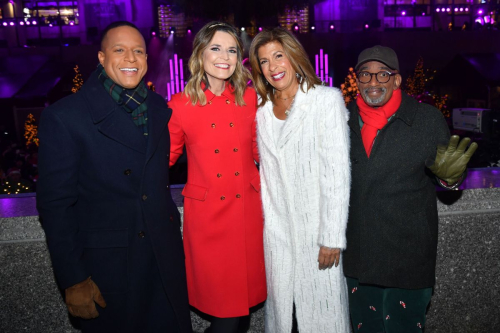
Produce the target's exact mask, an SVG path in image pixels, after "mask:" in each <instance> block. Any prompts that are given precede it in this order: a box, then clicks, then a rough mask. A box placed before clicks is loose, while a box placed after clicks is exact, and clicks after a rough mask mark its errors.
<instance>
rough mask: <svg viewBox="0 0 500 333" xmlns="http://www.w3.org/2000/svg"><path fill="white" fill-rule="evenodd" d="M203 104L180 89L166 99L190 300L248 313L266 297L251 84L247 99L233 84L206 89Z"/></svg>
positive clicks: (224, 313) (221, 311)
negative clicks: (184, 169)
mask: <svg viewBox="0 0 500 333" xmlns="http://www.w3.org/2000/svg"><path fill="white" fill-rule="evenodd" d="M205 95H206V97H207V104H206V105H205V106H201V105H196V106H193V105H192V104H191V101H190V100H189V98H188V97H187V96H185V95H183V94H182V93H179V94H176V95H174V96H173V97H172V99H171V101H170V102H169V106H170V107H171V108H172V110H173V112H172V118H171V119H170V122H169V126H168V127H169V131H170V136H171V148H170V165H173V164H174V163H175V161H176V160H177V159H178V157H179V156H180V155H181V154H182V151H183V146H184V145H186V152H187V159H188V178H187V184H186V185H185V187H184V190H183V192H182V194H183V195H184V250H185V254H186V271H187V282H188V294H189V303H190V304H191V305H192V306H194V307H195V308H197V309H199V310H201V311H203V312H205V313H207V314H210V315H213V316H216V317H221V318H226V317H236V316H244V315H248V313H249V311H248V310H249V308H250V307H252V306H255V305H257V304H259V303H261V302H263V301H264V300H265V299H266V296H267V293H266V277H265V267H264V249H263V235H262V234H263V215H262V206H261V201H260V193H259V192H260V179H259V172H258V170H257V167H256V165H255V162H254V160H256V161H258V152H257V144H256V128H255V113H256V109H257V96H256V93H255V91H254V90H253V89H252V88H248V89H247V90H246V92H245V95H244V100H245V103H246V105H245V106H238V105H236V103H235V98H234V95H233V94H232V93H231V87H230V86H226V90H225V91H224V92H223V93H222V95H221V96H215V95H214V94H213V93H212V92H210V90H208V89H207V90H206V92H205Z"/></svg>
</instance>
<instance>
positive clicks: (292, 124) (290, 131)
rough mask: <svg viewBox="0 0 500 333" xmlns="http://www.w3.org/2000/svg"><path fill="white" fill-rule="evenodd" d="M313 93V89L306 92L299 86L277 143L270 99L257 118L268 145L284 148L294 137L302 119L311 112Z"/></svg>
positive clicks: (260, 131) (274, 148) (263, 137)
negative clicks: (311, 96)
mask: <svg viewBox="0 0 500 333" xmlns="http://www.w3.org/2000/svg"><path fill="white" fill-rule="evenodd" d="M312 94H314V93H313V90H312V89H311V90H309V91H308V92H307V93H304V92H303V91H302V89H300V88H299V90H298V91H297V94H296V95H295V100H294V102H293V107H292V110H291V112H290V115H289V116H288V118H287V120H286V121H285V125H283V128H282V130H281V134H280V136H279V139H278V142H277V143H276V142H275V140H274V135H273V117H274V114H273V103H272V102H271V101H270V100H268V101H267V102H266V104H264V106H263V107H262V108H261V109H260V110H259V114H258V119H257V121H258V122H259V124H258V125H259V133H260V135H261V136H262V140H263V141H264V142H265V143H266V144H267V145H268V147H270V148H272V149H271V150H276V149H282V148H283V147H284V146H285V145H286V144H287V143H288V142H289V141H290V139H292V138H293V137H294V134H295V133H297V129H298V128H299V127H300V126H302V120H303V119H304V117H306V115H307V114H308V113H309V112H310V111H309V108H310V107H311V103H312V101H311V99H310V98H308V97H310V95H312Z"/></svg>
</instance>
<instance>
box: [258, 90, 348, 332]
mask: <svg viewBox="0 0 500 333" xmlns="http://www.w3.org/2000/svg"><path fill="white" fill-rule="evenodd" d="M273 117H274V115H273V112H272V103H271V102H270V101H268V102H267V103H266V104H265V105H264V106H262V107H261V108H259V110H258V111H257V138H258V144H259V153H260V175H261V186H262V189H261V191H262V192H261V193H262V203H263V207H264V217H265V222H264V249H265V263H266V277H267V290H268V298H267V302H266V305H265V311H266V319H265V326H266V332H269V333H281V332H283V333H289V332H290V331H291V328H292V309H293V303H295V307H296V315H297V322H298V329H299V331H300V332H301V333H308V332H311V333H322V332H338V333H346V332H349V318H348V305H347V304H348V303H347V287H346V284H345V278H344V274H343V271H342V263H340V265H339V266H338V267H335V266H334V267H332V268H331V269H326V270H319V268H318V254H319V249H320V245H324V246H327V247H331V248H341V249H345V247H346V238H345V229H346V224H347V215H348V206H349V190H350V165H349V131H348V127H347V120H348V117H349V116H348V112H347V109H346V108H345V107H344V100H343V99H342V95H341V93H340V91H339V90H338V89H335V88H328V87H323V86H316V87H315V88H314V89H310V90H309V91H308V92H307V93H304V92H302V90H301V89H300V88H299V90H298V92H297V94H296V96H295V102H294V106H293V108H292V110H291V113H290V115H289V117H288V119H287V120H286V122H285V124H284V126H283V128H282V132H281V134H280V136H279V140H278V142H277V143H276V142H275V139H274V137H275V136H274V135H273V132H272V131H273Z"/></svg>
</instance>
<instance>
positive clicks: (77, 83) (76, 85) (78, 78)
mask: <svg viewBox="0 0 500 333" xmlns="http://www.w3.org/2000/svg"><path fill="white" fill-rule="evenodd" d="M73 69H74V70H75V73H76V74H75V77H74V78H73V88H71V91H72V92H73V93H76V92H77V91H78V90H80V88H81V87H82V86H83V79H82V74H81V73H80V69H79V68H78V65H76V66H75V68H73Z"/></svg>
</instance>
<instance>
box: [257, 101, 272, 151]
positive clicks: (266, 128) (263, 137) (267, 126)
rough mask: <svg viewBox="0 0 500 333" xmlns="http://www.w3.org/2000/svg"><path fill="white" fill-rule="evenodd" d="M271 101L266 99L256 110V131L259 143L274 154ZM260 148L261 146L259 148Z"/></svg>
mask: <svg viewBox="0 0 500 333" xmlns="http://www.w3.org/2000/svg"><path fill="white" fill-rule="evenodd" d="M272 105H273V104H272V103H271V101H268V102H267V103H266V104H265V105H264V106H262V107H261V108H259V110H257V132H258V137H259V142H258V144H259V145H265V146H266V147H267V149H269V151H270V152H271V153H272V154H274V155H276V144H275V143H274V136H273V118H272V117H273V114H272V110H270V109H271V108H272ZM259 150H261V148H259Z"/></svg>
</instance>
